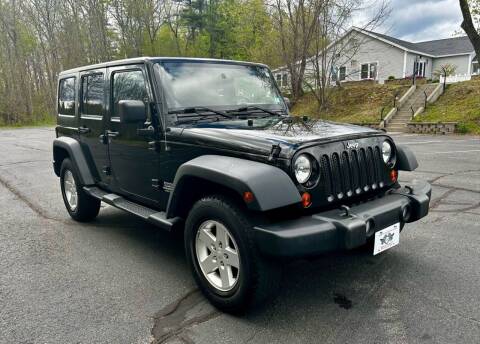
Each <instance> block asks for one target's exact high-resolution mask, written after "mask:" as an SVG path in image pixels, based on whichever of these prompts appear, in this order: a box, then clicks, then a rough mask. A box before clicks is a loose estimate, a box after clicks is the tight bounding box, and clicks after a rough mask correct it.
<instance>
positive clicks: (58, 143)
mask: <svg viewBox="0 0 480 344" xmlns="http://www.w3.org/2000/svg"><path fill="white" fill-rule="evenodd" d="M58 149H63V150H65V151H66V152H67V153H68V156H69V158H70V160H72V163H73V165H74V166H75V168H76V169H77V172H78V175H79V177H80V181H81V183H82V184H83V185H93V184H95V180H94V179H93V176H92V173H91V172H90V169H89V167H88V164H87V160H86V159H85V156H84V155H83V151H82V147H81V146H80V142H78V141H77V140H75V139H74V138H71V137H67V136H61V137H59V138H56V139H55V140H54V141H53V161H54V163H55V162H56V161H57V160H58V156H57V150H58Z"/></svg>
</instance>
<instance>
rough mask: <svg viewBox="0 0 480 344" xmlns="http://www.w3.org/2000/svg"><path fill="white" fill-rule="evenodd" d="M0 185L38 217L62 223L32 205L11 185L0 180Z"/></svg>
mask: <svg viewBox="0 0 480 344" xmlns="http://www.w3.org/2000/svg"><path fill="white" fill-rule="evenodd" d="M0 184H1V185H3V186H4V187H5V188H6V189H7V190H8V191H10V192H11V193H12V194H13V195H15V197H17V198H18V199H19V200H21V201H22V202H23V203H25V204H26V205H27V206H28V207H29V208H30V209H31V210H32V211H33V212H34V213H35V214H37V215H38V216H40V217H41V218H43V219H45V220H50V221H57V222H64V221H62V220H59V219H57V218H54V217H52V216H50V215H49V214H47V213H46V212H45V211H44V210H43V209H42V208H41V207H39V206H38V205H36V204H35V203H33V202H32V201H30V200H29V199H28V197H27V196H25V195H24V194H23V193H22V192H20V190H18V189H17V188H15V187H14V186H13V185H11V184H10V183H9V182H7V181H6V180H4V179H2V178H0Z"/></svg>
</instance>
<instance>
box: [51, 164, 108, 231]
mask: <svg viewBox="0 0 480 344" xmlns="http://www.w3.org/2000/svg"><path fill="white" fill-rule="evenodd" d="M67 171H70V172H71V173H72V175H73V179H74V181H75V188H76V190H77V206H76V208H75V209H72V207H71V206H70V204H69V202H68V201H67V196H66V193H65V183H64V180H65V174H66V173H67ZM60 187H61V189H62V197H63V202H64V203H65V208H67V211H68V213H69V214H70V216H71V217H72V219H74V220H75V221H79V222H88V221H91V220H93V219H94V218H95V217H97V215H98V212H99V211H100V203H101V202H100V200H98V199H96V198H94V197H92V196H90V195H88V194H87V193H85V191H84V190H83V185H82V184H81V183H80V179H79V177H78V174H77V171H76V169H75V168H74V166H73V164H72V162H71V161H70V159H68V158H67V159H64V160H63V162H62V166H61V168H60Z"/></svg>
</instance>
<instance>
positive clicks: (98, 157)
mask: <svg viewBox="0 0 480 344" xmlns="http://www.w3.org/2000/svg"><path fill="white" fill-rule="evenodd" d="M105 79H106V69H105V68H102V69H96V70H90V71H86V72H82V73H81V74H80V111H79V112H80V118H79V128H78V130H79V133H80V142H81V143H82V148H83V151H84V153H85V157H86V158H87V162H88V163H89V165H90V170H91V171H92V172H94V174H95V176H94V178H95V179H96V180H97V182H99V183H100V184H104V185H108V184H109V181H110V173H111V171H110V166H109V161H108V157H107V145H106V142H103V141H102V137H103V134H104V132H105V112H106V111H105V110H106V107H105V104H106V95H105V94H106V92H105Z"/></svg>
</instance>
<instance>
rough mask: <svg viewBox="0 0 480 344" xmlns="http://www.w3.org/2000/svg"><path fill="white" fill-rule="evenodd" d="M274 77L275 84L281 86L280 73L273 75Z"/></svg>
mask: <svg viewBox="0 0 480 344" xmlns="http://www.w3.org/2000/svg"><path fill="white" fill-rule="evenodd" d="M275 78H276V79H277V85H278V86H280V87H282V74H277V75H275Z"/></svg>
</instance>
